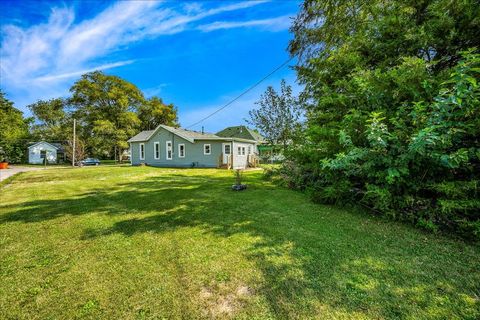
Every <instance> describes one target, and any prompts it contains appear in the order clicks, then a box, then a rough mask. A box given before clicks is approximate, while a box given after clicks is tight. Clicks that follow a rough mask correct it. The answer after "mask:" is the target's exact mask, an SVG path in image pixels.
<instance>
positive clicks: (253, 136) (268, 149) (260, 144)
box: [216, 126, 274, 160]
mask: <svg viewBox="0 0 480 320" xmlns="http://www.w3.org/2000/svg"><path fill="white" fill-rule="evenodd" d="M216 135H217V136H220V137H235V138H243V139H249V140H255V141H256V142H257V149H256V154H258V156H259V157H260V158H263V159H265V160H266V159H269V160H271V158H272V157H274V154H273V147H272V146H271V145H268V144H267V141H266V140H265V138H264V137H263V136H262V135H261V134H260V133H258V132H257V131H254V130H252V129H250V128H249V127H247V126H234V127H228V128H225V129H223V130H221V131H219V132H217V133H216Z"/></svg>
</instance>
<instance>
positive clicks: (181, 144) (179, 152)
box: [178, 143, 185, 158]
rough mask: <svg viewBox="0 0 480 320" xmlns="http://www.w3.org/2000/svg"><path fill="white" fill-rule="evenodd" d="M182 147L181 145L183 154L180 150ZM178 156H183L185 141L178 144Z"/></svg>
mask: <svg viewBox="0 0 480 320" xmlns="http://www.w3.org/2000/svg"><path fill="white" fill-rule="evenodd" d="M182 147H183V155H182V151H181V148H182ZM178 157H179V158H185V143H180V144H179V145H178Z"/></svg>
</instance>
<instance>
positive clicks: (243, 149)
mask: <svg viewBox="0 0 480 320" xmlns="http://www.w3.org/2000/svg"><path fill="white" fill-rule="evenodd" d="M244 155H245V147H242V156H244Z"/></svg>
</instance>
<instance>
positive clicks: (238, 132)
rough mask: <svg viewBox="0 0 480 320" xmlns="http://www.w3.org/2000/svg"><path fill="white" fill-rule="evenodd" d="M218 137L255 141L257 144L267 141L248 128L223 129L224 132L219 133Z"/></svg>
mask: <svg viewBox="0 0 480 320" xmlns="http://www.w3.org/2000/svg"><path fill="white" fill-rule="evenodd" d="M217 136H219V137H233V138H241V139H249V140H255V141H257V142H264V141H265V139H264V138H263V137H262V135H261V134H259V133H258V132H256V131H253V130H252V129H250V128H248V127H247V126H235V127H228V128H225V129H223V130H222V131H219V132H217Z"/></svg>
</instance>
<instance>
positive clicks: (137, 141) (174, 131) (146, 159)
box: [128, 125, 257, 169]
mask: <svg viewBox="0 0 480 320" xmlns="http://www.w3.org/2000/svg"><path fill="white" fill-rule="evenodd" d="M128 142H129V143H130V154H131V157H130V162H131V163H132V165H141V164H146V165H150V166H158V167H187V168H190V167H203V168H218V167H226V168H235V169H244V168H247V167H248V166H255V165H256V164H257V160H256V150H257V142H256V141H255V140H254V139H245V138H237V137H221V136H218V135H216V134H212V133H205V132H197V131H191V130H185V129H181V128H174V127H169V126H166V125H159V126H158V127H157V128H156V129H155V130H148V131H142V132H140V133H139V134H137V135H136V136H134V137H133V138H131V139H130V140H128Z"/></svg>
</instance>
